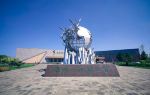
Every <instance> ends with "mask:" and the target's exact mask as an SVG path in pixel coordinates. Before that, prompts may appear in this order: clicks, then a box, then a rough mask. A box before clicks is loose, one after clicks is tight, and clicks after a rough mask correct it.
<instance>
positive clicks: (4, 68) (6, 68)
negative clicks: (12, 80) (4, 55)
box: [0, 66, 10, 72]
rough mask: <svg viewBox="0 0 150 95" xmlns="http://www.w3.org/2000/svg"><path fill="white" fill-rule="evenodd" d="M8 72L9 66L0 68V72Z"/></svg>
mask: <svg viewBox="0 0 150 95" xmlns="http://www.w3.org/2000/svg"><path fill="white" fill-rule="evenodd" d="M9 70H10V68H9V66H0V72H3V71H9Z"/></svg>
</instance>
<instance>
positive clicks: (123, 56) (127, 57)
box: [117, 53, 132, 66]
mask: <svg viewBox="0 0 150 95" xmlns="http://www.w3.org/2000/svg"><path fill="white" fill-rule="evenodd" d="M117 59H118V61H120V62H126V65H127V66H128V64H129V62H131V61H132V57H131V55H130V54H128V53H118V55H117Z"/></svg>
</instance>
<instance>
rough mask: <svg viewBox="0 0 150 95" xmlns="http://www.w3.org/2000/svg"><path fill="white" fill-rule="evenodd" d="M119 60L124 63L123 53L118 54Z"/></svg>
mask: <svg viewBox="0 0 150 95" xmlns="http://www.w3.org/2000/svg"><path fill="white" fill-rule="evenodd" d="M117 59H118V61H120V62H122V61H123V56H122V53H118V54H117Z"/></svg>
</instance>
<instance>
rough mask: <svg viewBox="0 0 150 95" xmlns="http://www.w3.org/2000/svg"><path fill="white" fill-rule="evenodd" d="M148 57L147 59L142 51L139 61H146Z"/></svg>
mask: <svg viewBox="0 0 150 95" xmlns="http://www.w3.org/2000/svg"><path fill="white" fill-rule="evenodd" d="M147 58H148V57H147V54H146V53H145V51H144V50H143V51H142V53H141V56H140V59H141V60H146V59H147Z"/></svg>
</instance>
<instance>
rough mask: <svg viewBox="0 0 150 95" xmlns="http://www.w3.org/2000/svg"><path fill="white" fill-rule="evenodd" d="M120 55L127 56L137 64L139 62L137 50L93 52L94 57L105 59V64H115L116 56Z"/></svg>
mask: <svg viewBox="0 0 150 95" xmlns="http://www.w3.org/2000/svg"><path fill="white" fill-rule="evenodd" d="M119 53H121V54H125V53H127V54H129V55H130V56H131V59H132V61H134V62H138V61H139V60H140V53H139V49H138V48H136V49H122V50H109V51H95V55H96V56H98V57H105V62H116V61H118V59H117V55H118V54H119Z"/></svg>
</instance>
